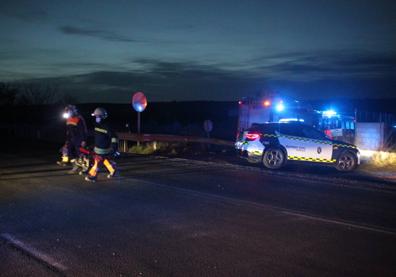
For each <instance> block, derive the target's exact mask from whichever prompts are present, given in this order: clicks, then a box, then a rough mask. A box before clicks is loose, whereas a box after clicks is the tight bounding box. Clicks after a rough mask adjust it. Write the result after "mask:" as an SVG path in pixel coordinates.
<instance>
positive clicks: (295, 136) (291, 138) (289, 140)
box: [277, 123, 312, 160]
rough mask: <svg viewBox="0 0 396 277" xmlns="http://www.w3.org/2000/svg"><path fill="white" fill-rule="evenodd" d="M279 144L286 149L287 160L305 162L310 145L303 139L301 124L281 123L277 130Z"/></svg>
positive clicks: (308, 155)
mask: <svg viewBox="0 0 396 277" xmlns="http://www.w3.org/2000/svg"><path fill="white" fill-rule="evenodd" d="M277 135H278V139H279V144H280V145H282V146H283V147H284V148H286V151H287V159H289V160H307V158H309V157H310V153H309V152H310V150H309V149H310V148H311V147H312V143H311V142H310V141H308V140H307V139H305V138H304V133H303V132H302V124H289V123H284V124H283V123H282V124H280V125H279V130H278V133H277Z"/></svg>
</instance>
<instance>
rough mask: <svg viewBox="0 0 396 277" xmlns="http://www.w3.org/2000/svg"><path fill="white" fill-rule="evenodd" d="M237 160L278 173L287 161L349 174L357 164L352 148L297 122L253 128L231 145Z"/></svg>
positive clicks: (358, 161)
mask: <svg viewBox="0 0 396 277" xmlns="http://www.w3.org/2000/svg"><path fill="white" fill-rule="evenodd" d="M235 148H236V150H237V153H238V154H239V156H240V157H242V158H245V159H247V160H248V161H249V162H251V163H262V164H263V165H264V167H266V168H270V169H279V168H281V167H283V166H284V165H285V164H286V163H287V162H289V161H298V162H302V163H320V164H328V165H333V166H334V167H335V168H336V169H337V170H339V171H345V172H347V171H352V170H354V169H355V168H356V167H357V166H358V165H359V164H360V153H359V150H358V149H357V147H356V146H355V145H352V144H348V143H345V142H341V141H335V140H331V139H329V138H328V137H326V135H325V134H324V133H322V132H321V131H319V130H316V129H315V128H313V127H311V126H308V125H304V124H303V123H300V122H290V123H264V124H253V125H252V127H251V128H249V129H248V130H246V131H244V132H241V133H240V134H239V136H238V138H237V141H236V143H235Z"/></svg>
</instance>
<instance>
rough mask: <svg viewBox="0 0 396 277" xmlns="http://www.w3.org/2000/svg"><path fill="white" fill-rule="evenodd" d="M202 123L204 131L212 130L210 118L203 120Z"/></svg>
mask: <svg viewBox="0 0 396 277" xmlns="http://www.w3.org/2000/svg"><path fill="white" fill-rule="evenodd" d="M203 125H204V130H205V132H206V133H210V132H212V130H213V122H212V120H209V119H207V120H205V121H204V124H203Z"/></svg>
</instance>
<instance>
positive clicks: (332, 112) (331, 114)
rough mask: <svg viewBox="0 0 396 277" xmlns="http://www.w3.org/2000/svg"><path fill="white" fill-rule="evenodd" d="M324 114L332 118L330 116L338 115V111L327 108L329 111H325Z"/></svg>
mask: <svg viewBox="0 0 396 277" xmlns="http://www.w3.org/2000/svg"><path fill="white" fill-rule="evenodd" d="M322 115H323V116H325V117H329V118H330V117H334V116H336V115H337V112H336V111H334V110H327V111H323V112H322Z"/></svg>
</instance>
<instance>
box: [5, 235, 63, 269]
mask: <svg viewBox="0 0 396 277" xmlns="http://www.w3.org/2000/svg"><path fill="white" fill-rule="evenodd" d="M0 238H1V239H3V240H4V241H6V242H7V243H9V244H11V245H12V246H14V247H15V248H17V249H19V250H21V251H22V252H24V253H25V254H27V255H29V256H30V257H32V258H34V259H36V260H37V261H39V262H41V263H43V264H44V265H46V266H47V267H48V268H50V269H52V270H55V271H58V272H60V273H64V272H65V271H66V270H67V267H66V266H64V265H63V264H61V263H59V262H57V261H56V260H55V259H54V258H52V257H51V256H49V255H47V254H44V253H42V252H40V251H39V250H37V249H35V248H33V247H32V246H29V245H27V244H25V243H24V242H22V241H20V240H18V239H16V238H15V237H14V236H12V235H10V234H7V233H3V234H1V235H0Z"/></svg>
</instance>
